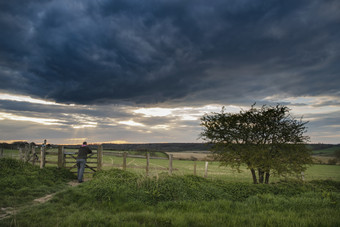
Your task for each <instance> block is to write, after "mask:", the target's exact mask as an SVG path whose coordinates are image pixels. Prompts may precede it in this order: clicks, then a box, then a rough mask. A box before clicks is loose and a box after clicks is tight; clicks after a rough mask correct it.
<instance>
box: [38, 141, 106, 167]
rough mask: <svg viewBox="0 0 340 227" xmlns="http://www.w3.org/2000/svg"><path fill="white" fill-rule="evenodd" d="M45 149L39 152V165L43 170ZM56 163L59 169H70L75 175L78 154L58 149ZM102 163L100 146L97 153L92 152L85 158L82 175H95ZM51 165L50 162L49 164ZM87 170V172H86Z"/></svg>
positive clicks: (60, 147)
mask: <svg viewBox="0 0 340 227" xmlns="http://www.w3.org/2000/svg"><path fill="white" fill-rule="evenodd" d="M46 154H47V152H46V149H42V150H41V160H40V161H41V164H40V167H41V168H43V167H44V166H45V163H46ZM57 155H58V162H57V163H56V164H57V165H58V167H59V168H67V169H70V170H71V172H73V173H77V169H78V167H77V155H78V152H74V151H73V152H67V151H65V148H64V147H63V146H59V147H58V154H57ZM102 161H103V148H102V145H100V146H98V148H97V152H96V151H93V152H92V153H91V154H89V155H88V156H87V162H86V165H85V172H84V173H95V172H97V171H98V170H101V168H102ZM49 163H52V162H49ZM86 170H88V171H86Z"/></svg>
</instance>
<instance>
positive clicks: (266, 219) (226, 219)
mask: <svg viewBox="0 0 340 227" xmlns="http://www.w3.org/2000/svg"><path fill="white" fill-rule="evenodd" d="M339 213H340V182H336V181H331V180H329V181H311V182H308V183H301V182H299V181H284V182H278V183H275V184H270V185H253V184H249V183H242V182H228V181H225V180H212V179H205V178H202V177H197V176H166V175H162V176H159V178H158V179H157V178H148V177H145V176H144V175H139V174H135V173H131V172H128V171H122V170H118V169H115V170H109V171H101V172H98V173H97V174H95V176H94V177H93V180H92V181H89V182H85V183H83V184H81V185H79V186H78V187H74V188H71V189H69V190H67V191H63V192H61V193H58V194H56V196H55V197H54V198H53V199H52V200H51V201H50V202H48V203H46V204H43V205H40V206H36V207H33V208H31V209H26V210H23V211H22V212H21V213H19V214H17V215H16V216H13V217H11V218H9V219H6V220H3V222H2V223H1V222H0V224H3V225H9V226H10V225H11V223H16V224H17V225H20V226H339V225H340V220H339V218H338V214H339Z"/></svg>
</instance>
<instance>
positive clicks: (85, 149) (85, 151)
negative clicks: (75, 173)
mask: <svg viewBox="0 0 340 227" xmlns="http://www.w3.org/2000/svg"><path fill="white" fill-rule="evenodd" d="M91 153H92V151H91V149H90V148H89V147H88V146H82V147H80V148H79V150H78V156H77V159H86V158H87V154H91Z"/></svg>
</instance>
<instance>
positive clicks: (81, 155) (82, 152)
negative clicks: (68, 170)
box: [77, 142, 92, 183]
mask: <svg viewBox="0 0 340 227" xmlns="http://www.w3.org/2000/svg"><path fill="white" fill-rule="evenodd" d="M91 153H92V150H91V149H90V148H89V147H88V146H87V142H84V143H83V145H82V146H81V147H80V148H79V150H78V156H77V166H78V182H79V183H82V182H83V175H84V170H85V165H86V159H87V155H88V154H91Z"/></svg>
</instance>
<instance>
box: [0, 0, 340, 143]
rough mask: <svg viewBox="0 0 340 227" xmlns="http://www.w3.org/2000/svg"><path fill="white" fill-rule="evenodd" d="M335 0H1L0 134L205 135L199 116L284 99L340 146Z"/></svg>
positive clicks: (94, 139) (313, 138) (74, 139)
mask: <svg viewBox="0 0 340 227" xmlns="http://www.w3.org/2000/svg"><path fill="white" fill-rule="evenodd" d="M339 12H340V1H338V0H299V1H296V0H285V1H279V0H270V1H269V0H214V1H206V0H185V1H183V0H145V1H140V0H115V1H112V0H12V1H1V2H0V31H1V35H0V132H1V134H0V141H2V142H11V141H17V140H26V141H29V142H31V141H33V142H36V143H42V142H43V140H44V139H47V141H48V143H53V144H79V143H81V142H82V141H84V140H86V141H88V142H89V143H105V142H106V143H108V142H111V143H168V142H184V143H186V142H202V140H201V139H200V138H199V135H200V133H201V132H202V127H201V126H200V117H202V116H203V115H204V114H209V113H212V112H220V111H221V109H222V106H225V107H226V111H228V112H235V113H236V112H238V111H240V110H241V109H243V110H245V109H248V108H250V106H251V105H252V104H253V103H255V102H256V103H257V106H258V107H260V106H261V105H272V106H274V105H276V104H282V105H286V106H288V107H289V108H290V109H291V114H292V115H293V116H294V117H296V118H297V119H299V118H300V117H303V120H304V121H309V123H308V124H307V127H308V129H307V130H308V131H307V133H306V135H308V136H310V142H311V143H332V144H339V143H340V64H339V62H340V29H339V28H340V14H339Z"/></svg>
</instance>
